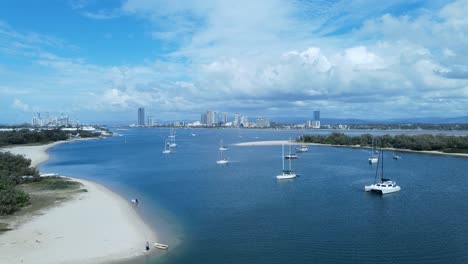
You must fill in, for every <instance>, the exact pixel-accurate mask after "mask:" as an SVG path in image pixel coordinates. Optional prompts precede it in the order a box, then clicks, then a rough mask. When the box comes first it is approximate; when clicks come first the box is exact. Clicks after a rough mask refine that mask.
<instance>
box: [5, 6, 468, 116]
mask: <svg viewBox="0 0 468 264" xmlns="http://www.w3.org/2000/svg"><path fill="white" fill-rule="evenodd" d="M25 7H27V8H25ZM466 10H468V1H418V0H415V1H391V2H385V3H383V2H382V3H379V5H376V4H375V3H374V2H373V1H283V0H268V1H267V0H259V1H254V2H252V1H236V8H233V6H232V2H226V1H208V0H206V1H156V0H154V1H150V0H125V1H116V2H108V1H104V2H102V1H88V0H70V1H63V2H57V3H54V4H51V3H42V2H37V1H25V0H20V1H4V2H2V3H0V123H7V124H8V123H21V122H29V121H30V120H31V116H33V115H34V114H35V113H36V112H47V111H49V112H56V113H60V112H66V113H68V114H69V115H70V116H79V117H80V120H81V121H83V122H84V123H100V122H109V123H115V122H120V121H121V120H125V122H128V121H132V120H135V109H137V108H138V107H144V108H145V109H146V110H147V112H146V113H148V114H149V113H152V115H151V118H152V119H151V120H153V118H154V119H159V120H199V119H200V113H203V112H204V111H206V109H223V111H225V112H228V113H235V112H239V113H243V115H245V116H250V117H255V116H257V115H258V114H257V113H261V115H262V116H267V117H269V118H270V120H273V119H275V120H282V119H284V118H288V117H294V116H298V117H308V119H311V120H312V119H313V111H314V110H316V109H321V110H322V111H323V113H326V118H353V119H366V120H369V119H370V120H375V119H379V118H380V119H383V120H385V119H399V118H418V117H460V116H468V110H467V108H466V105H467V104H468V88H467V87H468V74H467V72H468V71H467V69H468V65H467V63H466V61H467V57H468V52H466V48H465V47H466V46H467V44H468V40H467V39H466V38H464V37H463V36H465V35H467V34H468V27H467V23H466V22H465V13H466ZM38 20H40V21H41V23H37V21H38ZM148 117H149V116H148ZM305 121H306V120H304V122H305ZM145 122H148V121H147V120H145Z"/></svg>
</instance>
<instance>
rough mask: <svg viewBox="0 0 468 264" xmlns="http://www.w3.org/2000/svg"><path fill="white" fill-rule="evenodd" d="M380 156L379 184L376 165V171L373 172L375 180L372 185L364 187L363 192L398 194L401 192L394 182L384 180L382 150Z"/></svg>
mask: <svg viewBox="0 0 468 264" xmlns="http://www.w3.org/2000/svg"><path fill="white" fill-rule="evenodd" d="M380 153H381V154H382V155H381V161H380V164H381V175H380V182H377V176H378V174H379V164H377V169H376V171H375V179H374V184H371V185H366V186H364V190H365V191H366V192H377V193H380V194H387V193H393V192H398V191H400V190H401V188H400V186H398V185H397V184H396V182H394V181H392V180H390V179H385V178H384V173H383V150H382V149H381V150H380Z"/></svg>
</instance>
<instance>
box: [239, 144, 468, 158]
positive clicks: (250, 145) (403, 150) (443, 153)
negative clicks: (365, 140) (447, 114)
mask: <svg viewBox="0 0 468 264" xmlns="http://www.w3.org/2000/svg"><path fill="white" fill-rule="evenodd" d="M283 144H284V145H300V144H305V145H312V146H330V147H343V148H362V149H368V148H369V147H363V146H360V145H349V146H345V145H331V144H320V143H301V142H295V141H289V140H270V141H250V142H242V143H236V144H233V145H234V146H239V147H253V146H280V145H283ZM383 149H384V150H391V151H396V152H411V153H423V154H433V155H446V156H457V157H464V158H468V154H466V153H446V152H441V151H431V150H411V149H396V148H383Z"/></svg>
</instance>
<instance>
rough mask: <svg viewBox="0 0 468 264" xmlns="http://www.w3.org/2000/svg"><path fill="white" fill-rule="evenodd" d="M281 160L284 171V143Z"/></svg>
mask: <svg viewBox="0 0 468 264" xmlns="http://www.w3.org/2000/svg"><path fill="white" fill-rule="evenodd" d="M281 161H282V162H283V171H284V144H283V145H282V151H281Z"/></svg>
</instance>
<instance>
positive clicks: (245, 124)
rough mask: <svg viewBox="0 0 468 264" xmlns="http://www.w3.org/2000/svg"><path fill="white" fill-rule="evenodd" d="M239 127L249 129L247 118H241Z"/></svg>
mask: <svg viewBox="0 0 468 264" xmlns="http://www.w3.org/2000/svg"><path fill="white" fill-rule="evenodd" d="M240 125H241V126H242V127H249V118H248V117H247V116H241V119H240Z"/></svg>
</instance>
